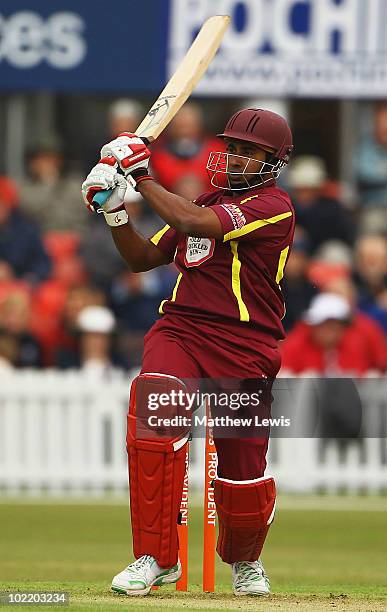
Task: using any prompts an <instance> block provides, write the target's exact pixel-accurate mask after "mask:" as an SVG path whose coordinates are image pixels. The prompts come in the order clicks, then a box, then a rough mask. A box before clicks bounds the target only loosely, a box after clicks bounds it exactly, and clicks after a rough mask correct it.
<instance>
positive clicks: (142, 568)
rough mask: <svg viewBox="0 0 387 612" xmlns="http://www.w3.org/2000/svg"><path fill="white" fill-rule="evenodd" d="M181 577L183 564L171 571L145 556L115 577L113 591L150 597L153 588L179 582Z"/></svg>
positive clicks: (178, 563) (172, 568) (175, 566)
mask: <svg viewBox="0 0 387 612" xmlns="http://www.w3.org/2000/svg"><path fill="white" fill-rule="evenodd" d="M180 576H181V563H180V561H178V562H177V565H174V566H173V567H171V568H170V569H165V568H162V567H159V565H158V564H157V561H156V559H155V558H154V557H151V556H150V555H144V556H142V557H140V558H139V559H137V560H136V561H134V563H131V564H130V565H128V567H126V568H125V569H124V570H123V571H122V572H120V573H119V574H117V576H114V578H113V582H112V590H113V591H116V592H117V593H125V595H138V596H143V595H148V593H149V591H150V590H151V588H152V587H153V586H162V585H163V584H170V583H172V582H177V581H178V580H179V578H180Z"/></svg>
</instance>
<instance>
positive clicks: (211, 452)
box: [176, 405, 216, 593]
mask: <svg viewBox="0 0 387 612" xmlns="http://www.w3.org/2000/svg"><path fill="white" fill-rule="evenodd" d="M209 412H210V411H209V406H208V405H206V416H207V420H208V417H209ZM204 453H205V455H204V469H205V474H204V504H203V506H204V512H203V563H202V568H203V575H202V589H203V591H204V592H206V593H213V592H214V591H215V541H216V508H215V501H214V488H213V486H212V481H213V480H214V478H215V477H216V450H215V445H214V440H213V437H212V433H211V431H210V429H209V427H208V425H207V424H206V438H205V451H204ZM188 466H189V451H188V448H187V453H186V474H185V478H184V486H183V495H182V499H181V505H180V524H179V525H178V534H179V557H180V561H181V565H182V575H181V578H180V580H179V581H178V582H177V583H176V590H178V591H187V590H188Z"/></svg>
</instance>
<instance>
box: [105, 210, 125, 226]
mask: <svg viewBox="0 0 387 612" xmlns="http://www.w3.org/2000/svg"><path fill="white" fill-rule="evenodd" d="M103 216H104V217H105V221H106V223H107V224H108V225H109V226H110V227H118V226H119V225H126V223H128V221H129V215H128V213H127V212H126V210H125V207H124V206H123V207H122V208H119V209H117V210H115V211H112V212H108V211H103Z"/></svg>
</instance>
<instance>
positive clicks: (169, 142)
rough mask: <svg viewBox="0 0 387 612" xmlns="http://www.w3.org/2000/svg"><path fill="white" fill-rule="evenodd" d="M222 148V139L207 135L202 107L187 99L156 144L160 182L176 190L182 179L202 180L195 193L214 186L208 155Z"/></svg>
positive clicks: (154, 163)
mask: <svg viewBox="0 0 387 612" xmlns="http://www.w3.org/2000/svg"><path fill="white" fill-rule="evenodd" d="M214 149H219V142H217V141H216V140H215V139H214V138H210V137H208V136H206V134H205V133H204V127H203V114H202V111H201V109H200V107H199V106H198V105H197V104H195V103H193V102H187V103H186V104H185V105H184V106H183V108H182V109H181V110H180V111H179V112H178V113H177V115H176V117H175V118H174V119H173V121H172V123H171V124H170V126H169V128H168V130H167V133H166V135H165V136H164V138H161V139H160V141H159V142H158V143H156V144H155V147H154V151H153V153H152V171H153V173H154V175H155V177H156V178H157V180H158V181H159V182H160V184H161V185H162V186H163V187H165V189H168V190H170V191H173V192H174V193H176V192H178V186H179V184H180V182H181V181H182V179H184V178H185V177H191V178H192V179H196V181H197V182H198V191H197V193H196V194H195V195H199V193H203V192H204V191H208V190H209V189H211V185H210V181H209V178H208V175H207V172H206V163H207V159H208V156H209V155H210V153H211V151H213V150H214Z"/></svg>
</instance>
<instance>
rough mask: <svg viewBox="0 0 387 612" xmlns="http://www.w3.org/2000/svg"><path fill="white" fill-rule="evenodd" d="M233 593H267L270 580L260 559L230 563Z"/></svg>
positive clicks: (268, 592)
mask: <svg viewBox="0 0 387 612" xmlns="http://www.w3.org/2000/svg"><path fill="white" fill-rule="evenodd" d="M232 581H233V590H234V595H258V596H259V595H269V594H270V582H269V578H268V577H267V576H266V574H265V570H264V568H263V565H262V563H261V562H260V561H237V562H236V563H233V564H232Z"/></svg>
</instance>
